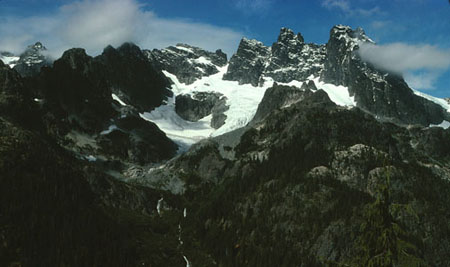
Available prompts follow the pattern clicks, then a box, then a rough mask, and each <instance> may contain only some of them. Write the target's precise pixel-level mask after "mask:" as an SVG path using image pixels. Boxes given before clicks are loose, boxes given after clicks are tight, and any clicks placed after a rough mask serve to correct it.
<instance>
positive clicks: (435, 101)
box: [412, 89, 450, 112]
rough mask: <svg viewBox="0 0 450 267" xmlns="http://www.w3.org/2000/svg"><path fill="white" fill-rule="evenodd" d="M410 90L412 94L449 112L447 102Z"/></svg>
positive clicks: (449, 105)
mask: <svg viewBox="0 0 450 267" xmlns="http://www.w3.org/2000/svg"><path fill="white" fill-rule="evenodd" d="M412 90H413V92H414V94H416V95H418V96H421V97H423V98H425V99H428V100H430V101H432V102H434V103H436V104H438V105H440V106H441V107H443V108H444V109H445V110H446V111H447V112H450V103H448V102H447V100H445V99H442V98H438V97H434V96H431V95H427V94H425V93H422V92H420V91H417V90H415V89H412Z"/></svg>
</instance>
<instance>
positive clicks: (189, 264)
mask: <svg viewBox="0 0 450 267" xmlns="http://www.w3.org/2000/svg"><path fill="white" fill-rule="evenodd" d="M183 258H184V261H185V262H186V267H191V263H190V262H189V260H188V259H187V258H186V256H184V255H183Z"/></svg>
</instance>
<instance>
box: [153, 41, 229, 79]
mask: <svg viewBox="0 0 450 267" xmlns="http://www.w3.org/2000/svg"><path fill="white" fill-rule="evenodd" d="M144 52H145V54H146V56H147V58H148V59H149V60H150V62H152V64H153V65H154V66H155V67H156V68H157V69H159V70H165V71H168V72H170V73H172V74H174V75H175V76H177V78H178V80H179V81H180V82H182V83H185V84H192V83H193V82H194V81H196V80H197V79H200V78H201V77H203V76H209V75H212V74H215V73H218V72H219V68H221V67H223V66H225V65H226V64H227V55H226V54H225V53H224V52H222V50H220V49H218V50H216V51H215V52H210V51H206V50H204V49H201V48H199V47H195V46H191V45H187V44H177V45H176V46H169V47H167V48H164V49H161V50H158V49H153V50H152V51H150V50H145V51H144Z"/></svg>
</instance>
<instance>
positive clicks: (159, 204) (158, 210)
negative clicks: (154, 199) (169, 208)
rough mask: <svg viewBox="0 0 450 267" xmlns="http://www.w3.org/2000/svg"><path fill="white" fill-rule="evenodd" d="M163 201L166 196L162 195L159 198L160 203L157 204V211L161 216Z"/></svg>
mask: <svg viewBox="0 0 450 267" xmlns="http://www.w3.org/2000/svg"><path fill="white" fill-rule="evenodd" d="M163 201H164V198H163V197H161V198H160V199H159V200H158V203H157V204H156V211H157V212H158V214H159V216H161V207H162V203H163Z"/></svg>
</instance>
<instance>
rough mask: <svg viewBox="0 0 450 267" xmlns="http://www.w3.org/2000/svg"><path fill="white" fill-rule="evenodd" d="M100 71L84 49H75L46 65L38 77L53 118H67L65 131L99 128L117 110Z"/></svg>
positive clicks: (61, 120)
mask: <svg viewBox="0 0 450 267" xmlns="http://www.w3.org/2000/svg"><path fill="white" fill-rule="evenodd" d="M99 72H100V70H99V66H98V65H96V64H95V62H94V60H93V59H92V58H91V57H90V56H88V55H86V53H85V51H84V50H83V49H71V50H68V51H66V52H64V54H63V56H62V57H61V58H60V59H58V60H56V61H55V62H54V64H53V67H52V68H43V70H42V72H41V74H40V76H39V77H38V78H37V81H38V86H37V87H38V88H40V93H41V94H42V98H43V99H45V102H44V107H45V108H46V109H48V110H49V112H50V113H52V114H53V116H54V121H53V122H54V123H55V124H57V125H60V124H61V122H64V126H61V127H58V128H61V129H64V128H66V129H65V130H63V132H62V133H63V134H64V132H65V131H68V130H69V128H74V129H77V130H80V131H83V132H87V133H95V132H99V131H101V129H103V128H104V127H106V124H107V122H108V120H109V119H110V118H111V117H113V116H115V115H116V114H117V113H116V111H115V110H114V109H113V107H112V105H111V103H112V98H111V89H110V87H109V86H108V84H107V82H106V80H105V79H104V78H103V77H102V75H101V74H100V73H99ZM99 74H100V75H99ZM53 122H52V123H53Z"/></svg>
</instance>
